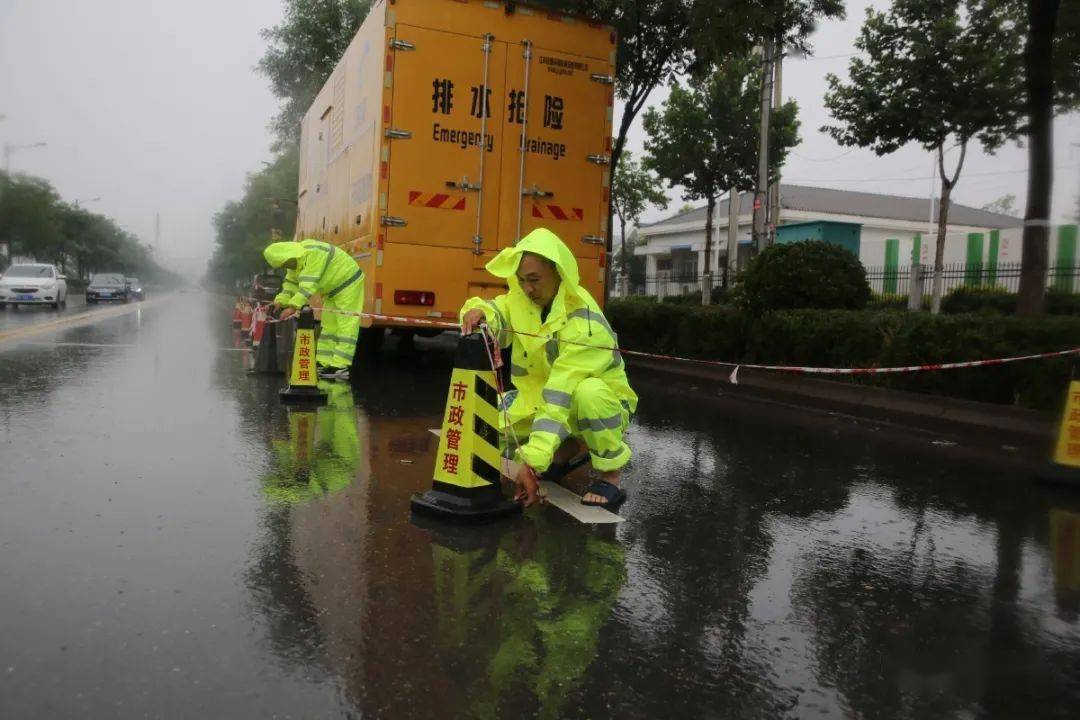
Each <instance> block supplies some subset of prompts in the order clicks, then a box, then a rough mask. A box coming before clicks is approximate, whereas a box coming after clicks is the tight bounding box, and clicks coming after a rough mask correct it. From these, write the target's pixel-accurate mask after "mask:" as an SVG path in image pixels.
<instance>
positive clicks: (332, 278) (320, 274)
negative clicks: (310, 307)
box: [263, 240, 364, 380]
mask: <svg viewBox="0 0 1080 720" xmlns="http://www.w3.org/2000/svg"><path fill="white" fill-rule="evenodd" d="M263 256H264V257H265V258H266V262H268V263H270V267H272V268H274V269H277V268H282V267H283V268H286V269H287V272H286V273H285V281H284V282H283V283H282V285H281V292H280V293H278V294H277V296H276V297H275V298H274V304H273V307H274V309H275V310H276V309H279V308H282V307H284V308H285V309H284V310H282V312H281V315H280V318H281V319H285V318H287V317H289V316H291V315H293V314H294V313H296V312H297V311H298V310H300V308H302V307H304V306H305V305H307V304H308V302H309V301H310V299H311V296H312V295H319V296H321V297H322V307H323V311H324V312H323V313H322V318H321V322H322V332H321V333H320V334H319V345H318V348H317V349H316V351H315V362H316V364H317V367H318V370H319V377H322V378H327V379H331V380H348V379H349V368H350V367H352V361H353V355H355V354H356V341H357V339H358V337H359V335H360V318H359V317H357V316H355V315H340V314H338V313H335V312H327V311H333V310H344V311H349V312H354V313H360V312H363V310H364V271H363V270H361V269H360V266H359V265H357V264H356V261H355V260H353V259H352V258H351V257H349V254H348V253H347V252H345V251H344V250H339V249H338V248H336V247H334V246H333V245H331V244H329V243H324V242H322V241H320V240H302V241H300V242H292V241H288V242H276V243H271V244H270V245H269V246H268V247H267V248H266V249H265V250H263Z"/></svg>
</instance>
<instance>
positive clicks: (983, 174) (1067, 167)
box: [788, 165, 1080, 183]
mask: <svg viewBox="0 0 1080 720" xmlns="http://www.w3.org/2000/svg"><path fill="white" fill-rule="evenodd" d="M1077 168H1080V165H1055V166H1054V169H1055V170H1075V169H1077ZM1027 171H1028V170H1027V168H1024V169H1023V170H997V171H994V172H980V173H961V175H960V177H961V178H971V177H987V176H990V175H1016V174H1019V173H1026V172H1027ZM931 177H937V176H936V175H933V176H931V175H913V176H908V177H890V178H838V179H835V180H833V179H830V178H799V179H795V178H791V179H789V180H788V182H793V183H798V182H827V183H828V182H832V183H845V182H900V181H903V180H929V179H931Z"/></svg>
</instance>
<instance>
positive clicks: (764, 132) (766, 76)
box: [754, 37, 773, 253]
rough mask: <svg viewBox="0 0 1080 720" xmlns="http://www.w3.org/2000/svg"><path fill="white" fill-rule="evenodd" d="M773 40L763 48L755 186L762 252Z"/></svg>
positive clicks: (756, 227)
mask: <svg viewBox="0 0 1080 720" xmlns="http://www.w3.org/2000/svg"><path fill="white" fill-rule="evenodd" d="M772 55H773V40H772V38H771V37H770V38H766V39H765V41H764V44H763V45H762V49H761V127H760V135H759V138H758V173H757V183H756V186H755V188H754V250H755V251H756V252H758V253H761V252H763V251H764V250H765V248H766V247H767V246H768V234H767V233H766V232H765V212H766V207H765V205H766V202H767V201H768V197H767V195H768V192H769V120H770V115H771V111H772V85H773V73H772Z"/></svg>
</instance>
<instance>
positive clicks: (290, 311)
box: [278, 307, 296, 320]
mask: <svg viewBox="0 0 1080 720" xmlns="http://www.w3.org/2000/svg"><path fill="white" fill-rule="evenodd" d="M295 314H296V308H294V307H287V308H285V309H284V310H282V311H281V315H279V316H278V320H288V319H289V318H291V317H292V316H293V315H295Z"/></svg>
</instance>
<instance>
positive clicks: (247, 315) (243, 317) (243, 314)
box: [240, 303, 252, 333]
mask: <svg viewBox="0 0 1080 720" xmlns="http://www.w3.org/2000/svg"><path fill="white" fill-rule="evenodd" d="M251 316H252V311H251V305H249V304H248V303H244V304H243V305H242V306H241V307H240V332H243V333H249V332H251Z"/></svg>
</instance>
